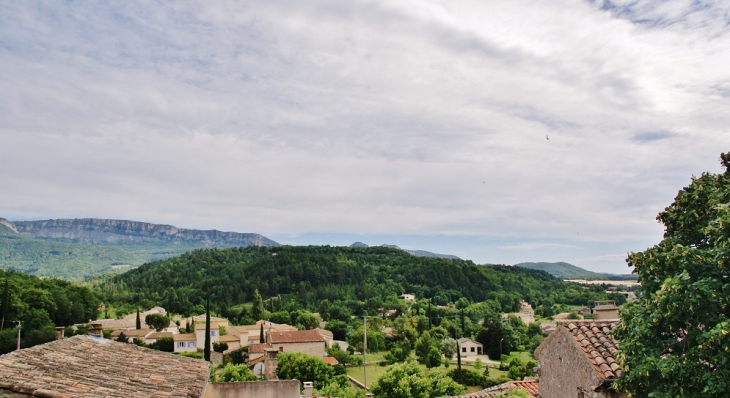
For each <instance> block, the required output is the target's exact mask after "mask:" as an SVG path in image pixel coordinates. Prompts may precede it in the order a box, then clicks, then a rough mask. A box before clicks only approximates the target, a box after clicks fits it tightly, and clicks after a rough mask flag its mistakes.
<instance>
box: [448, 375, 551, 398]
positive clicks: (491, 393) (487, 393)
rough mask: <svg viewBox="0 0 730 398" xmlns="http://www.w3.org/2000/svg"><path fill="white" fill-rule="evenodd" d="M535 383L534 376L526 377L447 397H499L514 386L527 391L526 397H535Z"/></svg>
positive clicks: (536, 382)
mask: <svg viewBox="0 0 730 398" xmlns="http://www.w3.org/2000/svg"><path fill="white" fill-rule="evenodd" d="M537 385H538V380H537V379H534V378H528V379H526V380H522V381H508V382H506V383H502V384H500V385H496V386H493V387H489V388H485V389H484V390H481V391H477V392H473V393H469V394H466V395H459V396H458V397H449V398H492V397H500V396H502V394H504V393H505V392H508V391H512V390H514V389H516V388H521V389H523V390H526V391H527V396H528V397H533V398H535V397H537Z"/></svg>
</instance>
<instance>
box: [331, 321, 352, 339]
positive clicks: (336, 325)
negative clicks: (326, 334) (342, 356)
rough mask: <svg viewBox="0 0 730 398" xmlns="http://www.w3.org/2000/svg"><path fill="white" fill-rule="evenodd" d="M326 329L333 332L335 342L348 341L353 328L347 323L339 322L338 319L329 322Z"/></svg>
mask: <svg viewBox="0 0 730 398" xmlns="http://www.w3.org/2000/svg"><path fill="white" fill-rule="evenodd" d="M324 328H325V329H326V330H329V331H330V332H332V336H333V337H334V339H335V340H342V341H344V340H347V337H348V333H352V327H350V326H349V325H348V324H347V323H346V322H342V321H338V320H337V319H333V320H331V321H328V322H327V324H326V325H325V326H324Z"/></svg>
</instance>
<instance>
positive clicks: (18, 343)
mask: <svg viewBox="0 0 730 398" xmlns="http://www.w3.org/2000/svg"><path fill="white" fill-rule="evenodd" d="M21 323H22V322H21V321H18V340H17V347H16V348H15V349H16V350H20V324H21Z"/></svg>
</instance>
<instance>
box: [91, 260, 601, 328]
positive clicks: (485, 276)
mask: <svg viewBox="0 0 730 398" xmlns="http://www.w3.org/2000/svg"><path fill="white" fill-rule="evenodd" d="M92 283H94V284H95V286H96V288H97V289H98V291H99V292H100V294H101V295H103V296H105V297H104V301H105V302H111V303H119V304H124V303H133V302H139V301H142V302H146V303H148V304H155V305H162V306H163V307H165V308H166V309H167V310H168V311H172V312H179V313H189V312H191V311H193V308H194V307H195V306H196V305H201V304H203V303H204V302H205V298H206V297H207V295H208V294H209V295H210V297H211V301H212V302H213V303H215V304H216V305H226V306H231V305H236V304H239V303H245V302H248V301H251V299H252V297H253V294H254V290H256V289H257V290H258V291H259V292H260V293H261V295H262V296H263V297H264V298H267V297H278V296H280V295H283V296H288V297H287V299H288V300H293V301H296V302H297V303H300V304H301V305H302V306H304V307H305V308H308V309H310V310H318V309H319V306H320V305H321V302H322V301H324V300H327V301H328V302H330V303H335V302H340V303H349V304H347V305H348V306H349V307H350V310H351V311H352V312H353V314H355V315H357V314H361V313H362V312H363V311H366V310H368V311H369V310H374V309H377V308H378V307H380V306H382V303H383V302H384V301H385V300H387V299H389V298H391V297H395V296H396V295H400V294H403V293H413V294H415V295H416V297H418V298H430V299H432V300H431V301H432V303H433V304H436V305H444V304H447V303H451V302H455V301H457V300H459V299H460V298H465V299H467V300H468V301H470V302H482V301H485V300H489V299H491V300H494V301H496V302H498V303H499V305H500V306H501V308H502V309H503V310H505V311H514V310H517V309H519V307H520V302H521V300H527V301H529V302H531V303H532V304H533V305H540V304H543V303H546V304H548V305H552V303H575V304H586V303H589V302H592V301H593V300H601V299H605V297H606V296H605V293H604V292H603V291H601V289H600V288H598V289H596V291H593V290H591V289H586V288H585V287H582V286H576V285H574V284H569V283H565V282H562V281H560V280H558V279H556V278H554V277H552V276H551V275H549V274H548V273H546V272H542V271H536V270H530V269H527V268H521V267H509V266H504V265H476V264H474V263H473V262H471V261H465V260H455V259H442V258H429V257H416V256H412V255H410V254H408V253H406V252H404V251H402V250H398V249H390V248H385V247H370V248H349V247H330V246H307V247H302V246H282V247H240V248H233V249H207V250H196V251H194V252H191V253H187V254H184V255H182V256H180V257H175V258H170V259H167V260H161V261H157V262H154V263H149V264H145V265H142V266H141V267H139V268H136V269H133V270H130V271H128V272H125V273H124V274H120V275H116V276H113V277H106V278H100V279H98V280H96V281H92ZM343 305H345V304H343Z"/></svg>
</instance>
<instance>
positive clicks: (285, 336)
mask: <svg viewBox="0 0 730 398" xmlns="http://www.w3.org/2000/svg"><path fill="white" fill-rule="evenodd" d="M269 341H270V342H271V343H272V344H282V343H319V342H322V343H324V338H322V335H321V334H319V332H317V331H316V330H314V329H312V330H296V331H285V332H275V331H273V330H272V331H271V333H270V334H269Z"/></svg>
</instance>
